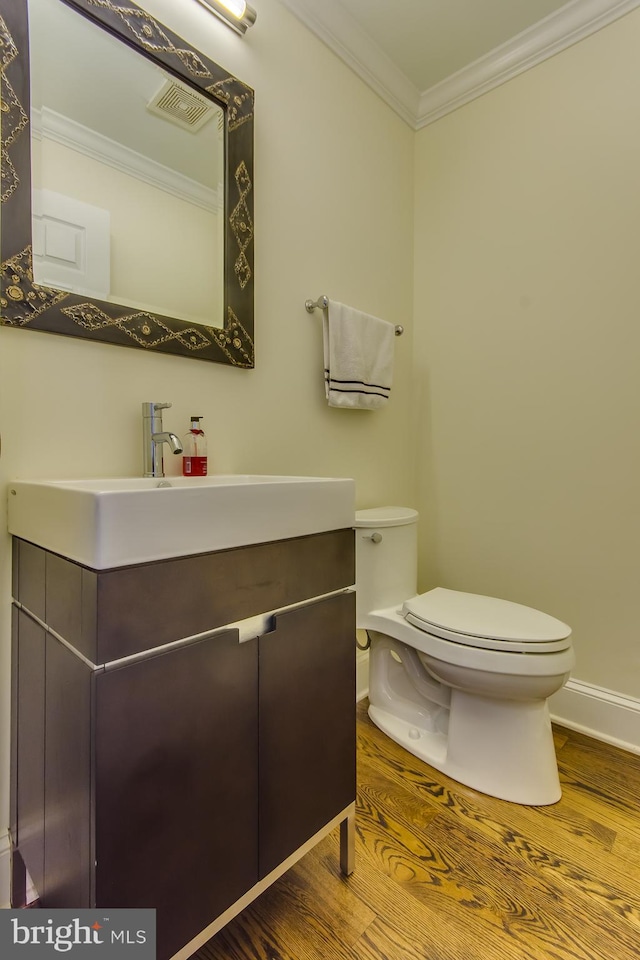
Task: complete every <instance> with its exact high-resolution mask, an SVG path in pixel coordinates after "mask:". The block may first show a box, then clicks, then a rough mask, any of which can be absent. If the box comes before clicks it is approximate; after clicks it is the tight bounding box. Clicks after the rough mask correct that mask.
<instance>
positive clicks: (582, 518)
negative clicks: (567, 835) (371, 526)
mask: <svg viewBox="0 0 640 960" xmlns="http://www.w3.org/2000/svg"><path fill="white" fill-rule="evenodd" d="M639 47H640V13H634V14H631V15H629V16H627V17H625V18H623V19H622V20H619V21H618V22H617V23H615V24H613V25H612V26H609V27H607V28H605V29H604V30H602V31H601V32H599V33H597V34H595V35H594V36H592V37H591V38H589V39H587V40H584V41H583V42H582V43H580V44H578V45H577V46H574V47H572V48H570V49H569V50H567V51H565V52H564V53H562V54H561V55H559V56H556V57H554V58H553V59H551V60H549V61H547V62H545V63H543V64H542V65H540V66H537V67H536V68H534V69H532V70H530V71H529V72H528V73H526V74H524V75H522V76H520V77H518V78H517V79H515V80H513V81H512V82H510V83H508V84H506V85H504V86H502V87H500V88H499V89H497V90H495V91H493V92H492V93H489V94H487V95H485V96H483V97H482V98H480V99H479V100H476V101H475V102H473V103H471V104H469V105H467V106H465V107H463V108H462V109H460V110H458V111H456V112H455V113H453V114H451V115H449V116H448V117H446V118H444V119H442V120H440V121H438V122H437V123H435V124H433V125H432V126H430V127H428V128H426V129H425V130H423V131H421V132H420V133H419V134H418V135H417V153H416V213H415V215H416V245H415V305H416V308H415V379H416V384H417V386H418V388H419V390H420V401H419V409H420V416H421V426H420V451H421V454H420V467H419V475H420V491H421V492H420V508H421V511H422V520H423V523H422V551H421V572H422V582H423V587H427V586H430V585H433V584H435V583H440V584H442V585H446V586H449V587H454V588H457V589H462V590H469V591H472V592H479V593H488V594H494V595H496V596H504V597H507V598H510V599H512V600H516V601H520V602H523V603H527V604H531V605H532V606H536V607H539V608H541V609H543V610H546V611H548V612H549V613H552V614H554V615H555V616H557V617H559V618H561V619H563V620H566V621H567V622H568V623H569V624H571V626H572V627H573V629H574V637H575V646H576V652H577V658H578V659H577V666H576V669H575V671H574V676H575V677H577V678H579V679H580V680H581V681H586V682H587V683H591V684H596V685H599V686H600V687H605V688H609V689H610V690H614V691H618V692H620V693H624V694H627V695H629V696H632V697H640V645H639V644H638V636H637V635H638V623H639V622H640V599H639V598H640V591H639V590H638V582H637V581H638V556H639V547H640V509H639V506H638V504H639V503H640V430H639V425H638V417H639V414H640V323H639V317H638V299H639V292H638V268H637V261H638V251H640V188H639V186H638V175H639V171H640V125H639V124H638V104H639V102H640V83H639V80H638V77H639V74H638V66H637V51H638V49H639Z"/></svg>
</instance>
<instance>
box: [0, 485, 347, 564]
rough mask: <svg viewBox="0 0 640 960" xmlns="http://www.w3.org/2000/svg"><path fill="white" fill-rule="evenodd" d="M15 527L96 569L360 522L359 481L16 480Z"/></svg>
mask: <svg viewBox="0 0 640 960" xmlns="http://www.w3.org/2000/svg"><path fill="white" fill-rule="evenodd" d="M8 499H9V511H8V514H9V522H8V526H9V533H12V534H13V535H14V536H17V537H21V538H22V539H24V540H29V541H30V542H31V543H35V544H38V545H39V546H41V547H44V548H45V549H47V550H50V551H52V552H53V553H59V554H61V555H62V556H64V557H68V558H69V559H71V560H75V561H77V562H78V563H81V564H83V565H85V566H87V567H91V568H93V569H95V570H104V569H108V568H110V567H121V566H128V565H130V564H134V563H146V562H149V561H152V560H163V559H166V558H167V557H179V556H188V555H189V554H194V553H207V552H208V551H211V550H224V549H228V548H230V547H239V546H244V545H246V544H251V543H266V542H267V541H270V540H285V539H287V538H289V537H298V536H304V535H305V534H309V533H322V532H323V531H325V530H337V529H339V528H341V527H350V526H353V519H354V513H355V483H354V481H353V480H343V479H332V478H323V477H270V476H251V475H228V476H213V477H193V478H191V477H189V478H187V477H168V478H167V479H166V480H157V479H152V478H149V479H147V478H144V479H143V478H135V477H133V478H130V479H126V478H125V479H115V480H38V481H25V480H19V481H18V480H17V481H14V482H13V483H10V484H9V497H8Z"/></svg>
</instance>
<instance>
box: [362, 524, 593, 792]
mask: <svg viewBox="0 0 640 960" xmlns="http://www.w3.org/2000/svg"><path fill="white" fill-rule="evenodd" d="M417 520H418V515H417V513H416V511H415V510H410V509H408V508H405V507H382V508H375V509H374V510H360V511H358V513H357V514H356V521H355V529H356V591H357V592H356V597H357V602H356V610H357V625H358V626H359V627H361V628H363V629H365V630H366V631H367V633H368V636H369V638H370V640H371V651H370V666H369V716H370V717H371V719H372V721H373V722H374V723H375V724H376V725H377V726H378V727H380V729H381V730H383V731H384V732H385V733H386V734H387V735H388V736H390V737H391V738H392V739H393V740H395V741H396V742H397V743H399V744H401V745H402V746H403V747H405V748H406V749H407V750H408V751H410V752H411V753H412V754H414V755H415V756H416V757H419V758H420V759H421V760H424V761H425V762H426V763H428V764H430V765H431V766H433V767H435V768H436V769H438V770H441V771H442V772H443V773H446V774H447V775H448V776H450V777H452V778H453V779H454V780H457V781H459V782H460V783H464V784H466V785H467V786H470V787H473V788H474V789H476V790H480V791H482V792H483V793H487V794H489V795H491V796H494V797H498V798H500V799H503V800H509V801H512V802H514V803H522V804H531V805H544V804H550V803H555V802H556V801H557V800H559V799H560V796H561V790H560V781H559V778H558V768H557V762H556V756H555V749H554V745H553V736H552V731H551V722H550V719H549V711H548V705H547V700H548V698H549V697H550V696H551V695H552V694H553V693H555V692H556V691H557V690H559V689H560V688H561V687H562V686H563V685H564V684H565V683H566V681H567V680H568V679H569V676H570V672H571V669H572V667H573V664H574V653H573V648H572V645H571V630H570V628H569V627H568V626H567V625H566V624H564V623H562V622H561V621H560V620H556V619H555V618H554V617H550V616H548V615H547V614H545V613H542V612H540V611H539V610H534V609H532V608H531V607H526V606H522V605H521V604H516V603H512V602H510V601H507V600H499V599H495V598H493V597H484V596H480V595H477V594H471V593H462V592H460V591H456V590H448V589H445V588H442V587H437V588H435V589H434V590H430V591H428V592H427V593H424V594H420V595H418V594H417V590H416V569H417V548H416V543H417Z"/></svg>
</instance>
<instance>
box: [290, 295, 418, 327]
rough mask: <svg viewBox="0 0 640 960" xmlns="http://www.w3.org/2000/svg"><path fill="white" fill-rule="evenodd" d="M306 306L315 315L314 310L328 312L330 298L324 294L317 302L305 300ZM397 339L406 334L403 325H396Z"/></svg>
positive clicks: (308, 311)
mask: <svg viewBox="0 0 640 960" xmlns="http://www.w3.org/2000/svg"><path fill="white" fill-rule="evenodd" d="M304 305H305V307H306V310H307V313H313V311H314V310H327V309H328V307H329V297H326V296H325V295H324V294H323V295H322V296H320V297H318V299H317V300H305V302H304ZM395 331H396V337H401V336H402V334H403V333H404V327H403V326H402V324H400V323H398V324H396V328H395Z"/></svg>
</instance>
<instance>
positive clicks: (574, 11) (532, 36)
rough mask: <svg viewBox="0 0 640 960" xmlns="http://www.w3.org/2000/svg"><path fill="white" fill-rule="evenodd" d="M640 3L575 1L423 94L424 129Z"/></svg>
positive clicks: (420, 118) (420, 122)
mask: <svg viewBox="0 0 640 960" xmlns="http://www.w3.org/2000/svg"><path fill="white" fill-rule="evenodd" d="M638 6H640V0H572V2H571V3H568V4H567V5H566V6H564V7H561V9H560V10H558V11H557V12H556V13H552V14H550V15H549V16H548V17H545V18H544V20H540V21H539V22H538V23H537V24H535V25H534V26H533V27H530V28H529V29H527V30H524V31H523V32H522V33H520V34H518V35H517V36H516V37H514V38H513V39H512V40H509V41H508V42H507V43H504V44H502V45H501V46H499V47H496V48H495V50H492V51H491V52H490V53H488V54H487V55H486V56H484V57H480V58H479V59H478V60H476V61H475V62H474V63H471V64H469V66H468V67H464V68H463V69H462V70H459V71H458V72H457V73H454V74H452V75H451V76H450V77H447V78H446V79H445V80H443V81H442V82H441V83H438V84H436V85H435V86H433V87H431V88H430V89H429V90H425V91H424V92H423V93H422V94H421V95H420V104H419V108H418V113H417V116H416V118H415V128H416V129H417V130H419V129H420V128H421V127H426V126H428V124H430V123H433V122H434V120H439V119H440V117H444V116H445V115H446V114H448V113H451V112H452V111H453V110H457V108H458V107H461V106H463V104H465V103H469V102H470V101H471V100H475V99H476V98H477V97H481V96H482V94H483V93H487V92H488V91H489V90H493V89H494V88H495V87H498V86H500V85H501V84H503V83H506V82H507V80H511V79H513V77H517V76H518V74H521V73H524V72H525V71H526V70H530V69H531V67H535V66H536V65H537V64H539V63H542V62H543V61H544V60H548V59H549V58H550V57H553V56H555V54H556V53H560V52H561V51H562V50H566V49H567V48H568V47H570V46H573V44H574V43H578V42H579V41H580V40H584V39H585V37H588V36H590V35H591V34H592V33H596V32H597V31H598V30H601V29H602V27H606V26H607V24H609V23H613V21H614V20H618V19H619V18H620V17H623V16H625V15H626V14H627V13H630V12H631V11H632V10H634V9H635V8H636V7H638Z"/></svg>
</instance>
